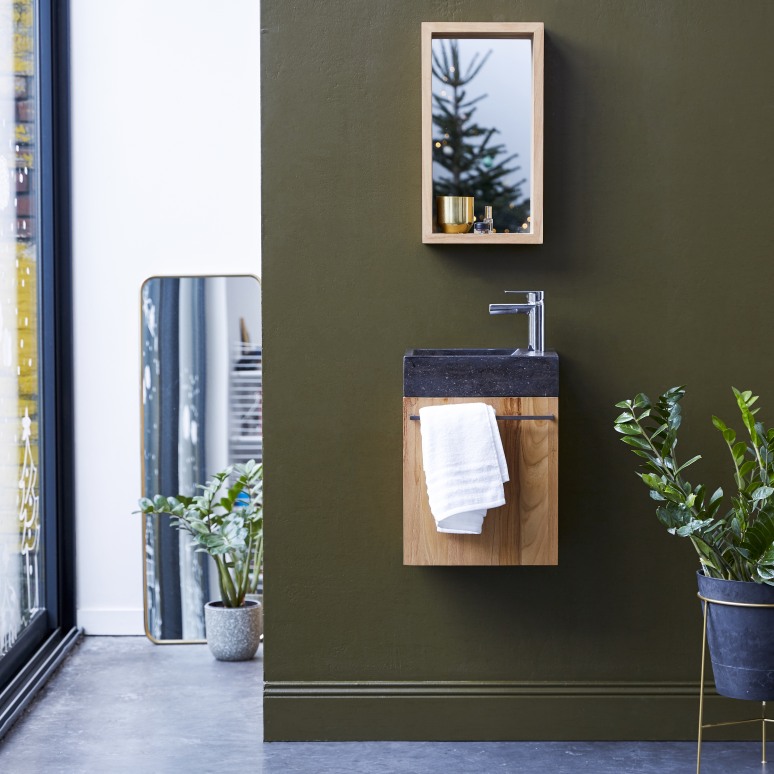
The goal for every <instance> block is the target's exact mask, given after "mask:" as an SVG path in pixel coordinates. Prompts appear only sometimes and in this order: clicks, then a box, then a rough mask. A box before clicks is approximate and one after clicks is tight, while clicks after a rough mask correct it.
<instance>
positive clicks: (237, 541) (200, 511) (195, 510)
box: [139, 460, 263, 607]
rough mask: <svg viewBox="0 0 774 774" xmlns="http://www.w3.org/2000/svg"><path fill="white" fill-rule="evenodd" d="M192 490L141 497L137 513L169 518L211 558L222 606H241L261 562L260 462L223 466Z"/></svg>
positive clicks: (254, 586)
mask: <svg viewBox="0 0 774 774" xmlns="http://www.w3.org/2000/svg"><path fill="white" fill-rule="evenodd" d="M197 488H198V489H201V494H197V495H194V496H193V497H185V496H184V495H177V496H176V497H165V496H164V495H156V496H155V497H154V498H153V499H149V498H147V497H143V498H142V499H141V500H140V501H139V506H140V512H141V513H144V514H159V515H163V514H166V515H169V516H171V517H172V523H173V524H175V526H177V528H178V529H179V530H181V531H182V532H187V533H188V534H189V535H191V537H192V538H193V541H194V543H195V544H196V546H197V549H196V550H197V551H203V552H205V553H207V554H209V555H210V556H211V557H212V558H213V559H214V560H215V565H216V567H217V569H218V584H219V586H220V594H221V599H222V600H223V604H224V606H225V607H241V606H242V605H243V604H244V601H245V595H246V594H252V593H255V591H256V590H257V588H258V579H259V575H260V572H261V565H262V563H263V464H261V463H258V462H256V461H255V460H249V461H248V462H246V463H244V464H242V465H234V466H232V467H228V468H226V469H225V470H223V471H221V472H220V473H216V474H215V475H214V476H213V477H212V478H211V479H210V480H209V481H207V483H206V484H204V485H201V484H200V485H198V487H197Z"/></svg>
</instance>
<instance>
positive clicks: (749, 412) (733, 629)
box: [615, 387, 774, 701]
mask: <svg viewBox="0 0 774 774" xmlns="http://www.w3.org/2000/svg"><path fill="white" fill-rule="evenodd" d="M733 392H734V396H735V398H736V403H737V406H738V407H739V411H740V412H741V418H742V423H743V424H744V427H745V430H746V436H747V437H746V438H745V439H744V440H738V439H737V435H736V432H735V431H734V430H732V429H731V428H730V427H728V426H727V425H726V424H725V422H723V421H722V420H721V419H719V418H718V417H716V416H713V417H712V422H713V424H714V425H715V427H716V428H717V429H718V430H719V431H720V432H721V433H722V435H723V438H724V440H725V442H726V445H727V446H728V449H729V452H730V456H731V461H732V464H733V475H734V482H735V485H736V492H735V494H734V495H733V496H732V497H731V502H730V507H727V509H726V510H724V511H721V505H722V502H723V490H722V489H721V488H718V489H715V491H714V492H713V493H712V494H710V493H709V490H708V489H706V488H705V487H704V486H703V485H701V484H699V485H697V486H693V485H692V484H690V483H689V482H688V481H687V480H686V478H685V471H686V470H687V469H688V468H689V467H690V466H691V465H693V464H694V463H695V462H696V461H697V460H699V459H701V456H700V455H697V456H695V457H692V458H691V459H689V460H687V461H686V462H684V463H682V464H681V463H680V462H679V461H678V459H677V455H676V447H677V437H678V431H679V428H680V423H681V409H680V401H681V400H682V398H683V396H684V395H685V388H684V387H673V388H671V389H670V390H667V391H666V392H665V393H664V394H663V395H661V396H659V398H658V400H657V401H655V402H652V401H651V400H649V398H648V397H647V395H644V394H642V393H640V394H639V395H637V396H636V397H635V398H634V399H633V400H625V401H622V402H621V403H617V404H616V406H617V407H618V408H620V409H622V410H623V413H621V414H620V416H618V418H617V419H616V420H615V429H616V430H617V431H618V432H619V433H621V434H622V437H621V440H622V441H623V442H624V443H625V444H627V445H628V446H630V447H631V449H632V451H633V452H634V454H636V455H637V456H638V457H640V458H641V459H642V460H643V467H644V468H645V470H644V472H639V473H638V475H639V477H640V478H641V479H642V480H643V482H644V483H645V484H646V485H647V486H648V487H649V489H650V496H651V497H652V498H653V499H654V500H655V501H656V503H657V506H656V516H657V517H658V520H659V521H660V522H661V523H662V524H663V525H664V526H665V527H666V528H667V531H668V532H669V533H670V534H672V535H678V536H680V537H687V538H688V539H689V540H690V541H691V543H693V546H694V548H695V549H696V552H697V553H698V555H699V561H700V563H701V571H700V572H699V573H698V574H697V577H698V582H699V593H700V595H701V596H702V597H704V598H707V599H711V600H716V601H719V602H721V603H723V602H725V603H726V604H712V605H710V606H709V610H708V619H707V641H708V644H709V649H710V657H711V660H712V667H713V672H714V675H715V686H716V688H717V690H718V693H720V694H723V695H724V696H730V697H732V698H735V699H754V700H758V701H768V700H771V699H774V610H772V609H771V608H766V607H755V606H756V605H757V606H760V605H772V604H774V428H772V429H770V430H766V428H765V427H764V426H763V425H762V424H761V423H760V422H759V421H757V420H756V418H755V414H756V413H757V412H758V409H757V408H753V405H754V404H755V402H756V401H757V400H758V396H756V395H753V394H752V393H751V392H749V391H745V392H740V391H739V390H737V389H734V390H733ZM729 603H730V604H729ZM747 605H752V606H753V607H746V606H747Z"/></svg>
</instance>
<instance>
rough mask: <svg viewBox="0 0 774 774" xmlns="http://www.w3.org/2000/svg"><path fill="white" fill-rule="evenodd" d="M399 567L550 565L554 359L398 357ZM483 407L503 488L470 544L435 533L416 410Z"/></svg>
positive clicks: (498, 354) (478, 354)
mask: <svg viewBox="0 0 774 774" xmlns="http://www.w3.org/2000/svg"><path fill="white" fill-rule="evenodd" d="M403 396H404V397H403V563H404V564H405V565H555V564H558V551H557V544H558V530H557V518H558V495H557V489H558V436H559V357H558V355H557V354H556V352H554V351H551V350H546V351H542V352H531V351H526V350H515V351H514V350H512V349H411V350H408V351H407V352H406V354H405V356H404V358H403ZM472 402H481V403H486V404H488V405H490V406H492V407H493V408H494V410H495V413H496V415H497V429H498V430H499V433H500V437H501V439H502V443H503V451H504V453H505V458H506V461H507V465H508V472H509V478H510V480H509V481H508V482H507V483H506V484H505V505H503V506H501V507H499V508H493V509H490V510H489V511H488V512H487V515H486V517H485V519H484V526H483V530H482V532H481V534H480V535H478V534H476V535H468V534H449V533H443V532H439V531H438V530H437V528H436V523H435V519H434V518H433V515H432V513H431V511H430V504H429V500H428V493H427V485H426V481H425V474H424V470H423V460H422V436H421V428H420V420H419V412H420V409H422V408H423V407H425V406H436V405H445V404H451V403H472Z"/></svg>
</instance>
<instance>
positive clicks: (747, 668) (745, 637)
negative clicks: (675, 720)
mask: <svg viewBox="0 0 774 774" xmlns="http://www.w3.org/2000/svg"><path fill="white" fill-rule="evenodd" d="M697 578H698V581H699V594H700V595H701V596H702V597H706V598H707V599H714V600H717V601H718V602H726V603H738V604H737V605H734V604H713V603H711V602H710V603H708V604H709V609H708V611H707V645H708V647H709V653H710V660H711V661H712V672H713V674H714V676H715V688H717V691H718V693H719V694H721V695H723V696H729V697H730V698H732V699H749V700H753V701H772V700H774V607H740V606H739V604H741V605H774V586H768V585H766V584H763V583H747V582H744V581H728V580H721V579H719V578H707V577H705V576H704V575H702V573H700V572H699V573H697ZM702 605H704V602H703V601H702Z"/></svg>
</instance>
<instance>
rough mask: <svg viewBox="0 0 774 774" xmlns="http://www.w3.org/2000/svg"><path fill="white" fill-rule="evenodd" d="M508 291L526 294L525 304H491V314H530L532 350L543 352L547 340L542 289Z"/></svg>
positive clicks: (530, 344) (529, 348)
mask: <svg viewBox="0 0 774 774" xmlns="http://www.w3.org/2000/svg"><path fill="white" fill-rule="evenodd" d="M505 292H506V293H519V294H521V295H524V296H526V303H523V304H489V314H526V315H528V316H529V347H528V351H530V352H542V351H543V343H544V340H545V326H544V322H543V291H542V290H506V291H505Z"/></svg>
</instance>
